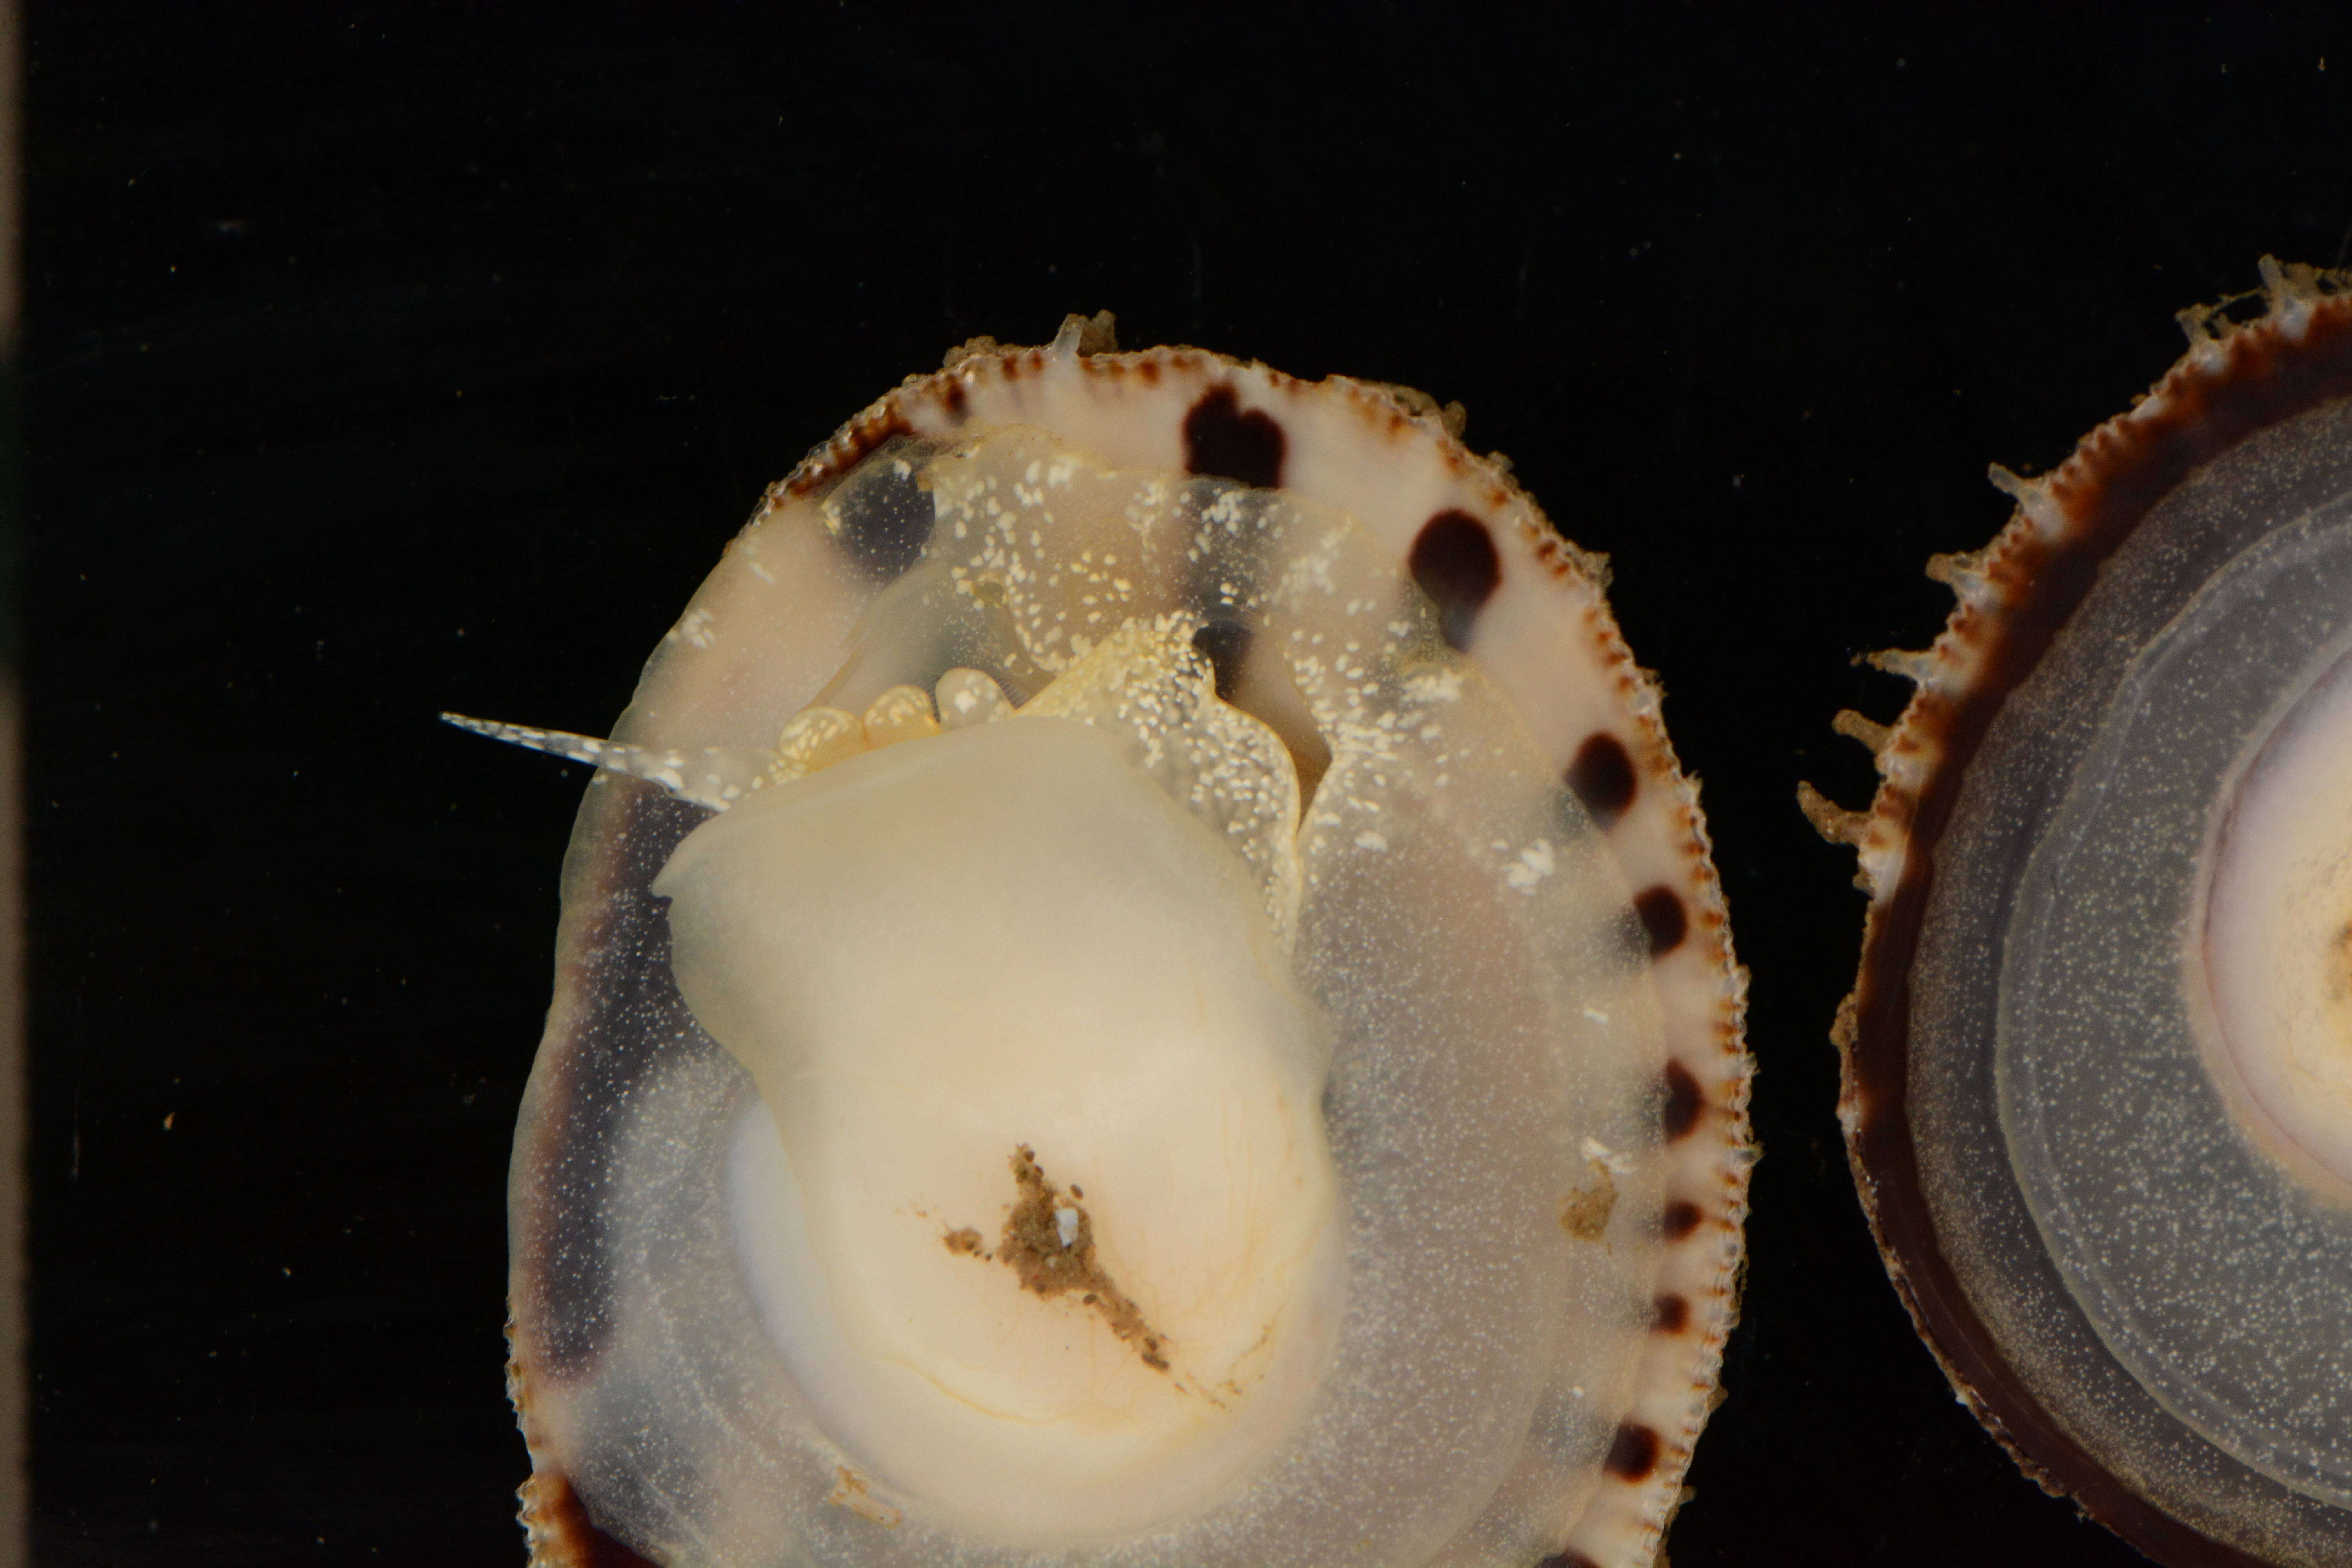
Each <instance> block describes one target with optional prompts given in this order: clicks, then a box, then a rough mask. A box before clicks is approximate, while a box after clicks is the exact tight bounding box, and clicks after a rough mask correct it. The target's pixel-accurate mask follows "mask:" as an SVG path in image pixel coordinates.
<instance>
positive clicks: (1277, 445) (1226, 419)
mask: <svg viewBox="0 0 2352 1568" xmlns="http://www.w3.org/2000/svg"><path fill="white" fill-rule="evenodd" d="M1288 446H1289V443H1288V442H1286V440H1285V439H1284V438H1283V435H1282V426H1280V425H1279V424H1277V423H1276V420H1275V417H1274V416H1273V415H1271V414H1268V413H1266V412H1265V410H1264V409H1261V408H1252V409H1248V410H1246V411H1244V409H1243V408H1242V406H1241V399H1240V398H1239V396H1237V395H1235V394H1234V389H1233V386H1232V384H1230V383H1228V384H1223V385H1220V386H1213V387H1211V388H1210V389H1209V390H1208V391H1206V392H1204V393H1202V395H1201V400H1200V401H1199V402H1198V403H1195V404H1194V405H1192V412H1191V413H1189V414H1187V415H1185V416H1184V468H1185V470H1186V471H1187V472H1189V473H1195V474H1208V475H1212V476H1213V477H1214V478H1217V479H1234V480H1238V481H1239V482H1240V483H1242V484H1245V485H1255V486H1256V487H1257V488H1258V489H1269V490H1270V489H1275V488H1276V486H1278V485H1280V484H1281V483H1282V459H1283V454H1284V453H1285V451H1286V450H1287V448H1288Z"/></svg>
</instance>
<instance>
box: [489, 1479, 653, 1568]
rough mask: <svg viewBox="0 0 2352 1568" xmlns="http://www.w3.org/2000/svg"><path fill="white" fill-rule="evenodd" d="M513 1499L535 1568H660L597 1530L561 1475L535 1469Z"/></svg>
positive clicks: (570, 1485)
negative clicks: (518, 1503) (518, 1505)
mask: <svg viewBox="0 0 2352 1568" xmlns="http://www.w3.org/2000/svg"><path fill="white" fill-rule="evenodd" d="M515 1495H516V1497H517V1498H519V1499H520V1500H521V1502H522V1511H521V1513H520V1515H518V1516H517V1517H518V1518H519V1519H520V1521H521V1524H522V1527H523V1530H524V1531H525V1532H526V1534H527V1535H528V1536H529V1538H530V1545H531V1559H530V1560H531V1563H532V1564H533V1568H661V1565H660V1564H659V1563H655V1562H653V1561H652V1560H650V1559H648V1558H646V1557H641V1556H639V1555H638V1554H637V1553H636V1552H634V1551H632V1550H631V1549H630V1548H628V1547H626V1546H624V1545H623V1544H621V1542H617V1541H615V1540H614V1539H613V1538H612V1537H611V1536H609V1535H607V1534H605V1533H604V1531H602V1530H600V1529H598V1528H597V1526H596V1521H594V1520H593V1519H590V1518H589V1517H588V1508H587V1505H586V1504H585V1503H583V1502H582V1501H581V1500H580V1494H579V1493H578V1492H576V1491H574V1490H572V1482H571V1480H570V1479H568V1478H567V1477H565V1475H564V1474H563V1472H562V1471H561V1470H536V1471H533V1472H532V1474H531V1477H530V1479H529V1480H527V1481H525V1482H523V1484H522V1489H521V1490H520V1491H519V1492H517V1493H516V1494H515Z"/></svg>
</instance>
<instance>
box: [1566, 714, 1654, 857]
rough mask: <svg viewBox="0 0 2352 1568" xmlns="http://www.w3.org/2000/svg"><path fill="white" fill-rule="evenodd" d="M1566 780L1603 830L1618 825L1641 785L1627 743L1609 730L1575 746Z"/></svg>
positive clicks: (1593, 735) (1596, 733)
mask: <svg viewBox="0 0 2352 1568" xmlns="http://www.w3.org/2000/svg"><path fill="white" fill-rule="evenodd" d="M1566 780H1567V784H1568V787H1569V789H1570V792H1571V793H1572V794H1574V795H1575V796H1576V798H1577V799H1578V800H1580V801H1581V802H1583V803H1584V809H1585V811H1586V812H1587V813H1589V814H1590V815H1591V817H1592V820H1593V823H1594V824H1595V825H1596V826H1599V827H1600V828H1601V830H1602V831H1604V832H1605V831H1607V830H1608V829H1609V828H1612V827H1614V826H1616V825H1617V819H1618V818H1619V817H1621V816H1624V815H1625V810H1626V808H1627V807H1628V806H1630V805H1633V796H1634V795H1635V794H1636V793H1637V792H1638V791H1639V790H1640V789H1641V787H1642V781H1641V776H1640V775H1639V774H1637V773H1634V771H1633V754H1632V753H1631V752H1627V751H1626V750H1625V742H1622V741H1620V740H1619V739H1618V738H1617V737H1616V736H1614V735H1612V734H1611V733H1610V732H1609V731H1606V730H1599V731H1594V732H1593V733H1591V734H1590V735H1587V736H1586V737H1585V738H1584V744H1582V745H1580V746H1579V747H1577V748H1576V755H1575V757H1573V758H1572V759H1570V763H1569V764H1568V773H1567V775H1566Z"/></svg>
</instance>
